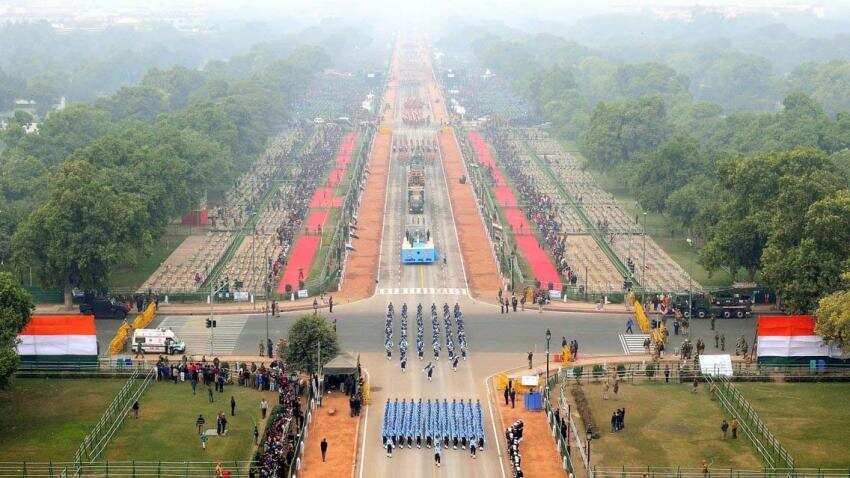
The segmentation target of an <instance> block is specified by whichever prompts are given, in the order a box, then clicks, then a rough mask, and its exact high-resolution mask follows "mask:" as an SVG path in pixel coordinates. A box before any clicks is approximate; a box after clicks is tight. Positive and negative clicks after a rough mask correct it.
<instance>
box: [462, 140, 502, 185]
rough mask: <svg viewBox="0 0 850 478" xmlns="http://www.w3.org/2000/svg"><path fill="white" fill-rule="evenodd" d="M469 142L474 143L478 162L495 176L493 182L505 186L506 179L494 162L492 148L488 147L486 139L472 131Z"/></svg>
mask: <svg viewBox="0 0 850 478" xmlns="http://www.w3.org/2000/svg"><path fill="white" fill-rule="evenodd" d="M469 142H470V143H472V149H474V150H475V156H476V157H477V158H478V162H479V163H480V164H481V165H482V166H484V168H485V169H488V170H490V174H491V175H492V176H493V181H494V182H495V183H496V184H505V178H504V177H503V176H502V171H501V170H500V169H499V167H498V166H496V161H494V160H493V155H492V154H490V148H489V147H488V146H487V143H486V142H485V141H484V138H482V137H481V135H479V134H478V133H477V132H475V131H470V132H469Z"/></svg>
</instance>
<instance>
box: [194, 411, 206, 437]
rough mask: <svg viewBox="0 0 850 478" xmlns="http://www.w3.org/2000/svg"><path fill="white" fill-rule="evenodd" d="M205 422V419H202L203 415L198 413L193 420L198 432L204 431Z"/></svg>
mask: <svg viewBox="0 0 850 478" xmlns="http://www.w3.org/2000/svg"><path fill="white" fill-rule="evenodd" d="M206 423H207V421H206V420H204V416H203V415H198V419H197V420H195V425H196V426H197V427H198V433H203V432H204V425H205V424H206Z"/></svg>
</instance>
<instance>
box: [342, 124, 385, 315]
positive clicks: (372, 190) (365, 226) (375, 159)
mask: <svg viewBox="0 0 850 478" xmlns="http://www.w3.org/2000/svg"><path fill="white" fill-rule="evenodd" d="M391 142H392V134H391V133H389V132H386V133H385V132H379V133H377V134H376V135H375V143H374V145H373V147H372V153H371V157H370V158H369V171H370V174H369V177H368V178H367V179H366V188H365V190H364V191H363V199H362V200H361V204H362V207H361V208H360V210H359V212H358V217H357V236H358V237H357V239H354V240H353V241H352V245H353V246H354V250H353V251H351V253H350V254H349V256H348V264H347V265H346V266H345V277H344V279H343V283H342V290H341V291H340V293H339V296H340V298H342V299H343V300H357V299H363V298H366V297H369V296H371V295H372V292H373V291H374V290H375V277H376V276H375V274H376V273H377V270H378V257H379V255H380V247H381V233H382V231H383V225H384V200H385V198H386V189H387V174H388V173H389V164H390V144H391Z"/></svg>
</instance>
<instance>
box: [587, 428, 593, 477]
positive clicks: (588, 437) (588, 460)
mask: <svg viewBox="0 0 850 478" xmlns="http://www.w3.org/2000/svg"><path fill="white" fill-rule="evenodd" d="M592 441H593V432H592V431H591V430H590V428H588V429H587V467H588V468H590V466H591V465H590V442H592Z"/></svg>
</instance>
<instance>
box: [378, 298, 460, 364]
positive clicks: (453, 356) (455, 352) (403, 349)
mask: <svg viewBox="0 0 850 478" xmlns="http://www.w3.org/2000/svg"><path fill="white" fill-rule="evenodd" d="M422 309H423V308H422V304H421V303H420V304H417V306H416V356H417V358H418V359H419V360H424V357H425V337H424V336H425V323H424V320H423V312H422ZM442 312H443V328H445V342H443V341H441V339H440V321H439V315H438V311H437V305H436V304H431V331H432V332H431V346H432V349H433V354H434V359H435V360H440V353H441V352H442V349H443V344H444V343H445V347H446V353H447V354H448V358H449V361H450V363H451V364H452V370H455V371H456V370H457V366H458V364H459V362H460V360H466V358H467V356H468V355H469V349H468V344H467V337H466V327H465V325H464V321H463V312H461V310H460V305H458V304H455V305H454V308H453V309H452V308H450V307H449V304H448V303H444V304H443V308H442ZM452 319H454V320H452ZM394 321H395V307H394V306H393V304H392V302H390V303H389V305H387V314H386V319H385V322H384V349H385V350H386V355H387V360H391V359H392V356H393V349H394V343H393V334H394V328H395V327H394ZM453 327H455V328H456V329H457V333H456V335H455V334H453V333H452V328H453ZM455 336H456V337H457V343H455ZM408 347H409V342H408V308H407V304H406V303H403V304H402V306H401V314H400V336H399V342H398V349H399V364H400V366H401V371H402V373H404V372H406V371H407V357H408ZM424 370H425V372H426V373H427V374H428V378H429V380H430V379H431V378H432V376H433V370H434V366H433V364H432V363H431V362H429V363H428V365H427V366H426V367H425V369H424Z"/></svg>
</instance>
